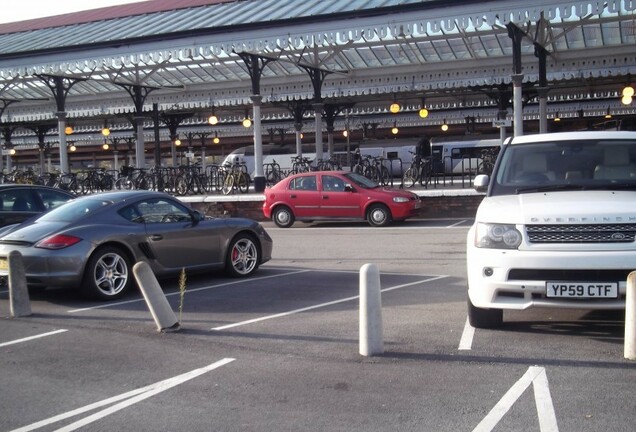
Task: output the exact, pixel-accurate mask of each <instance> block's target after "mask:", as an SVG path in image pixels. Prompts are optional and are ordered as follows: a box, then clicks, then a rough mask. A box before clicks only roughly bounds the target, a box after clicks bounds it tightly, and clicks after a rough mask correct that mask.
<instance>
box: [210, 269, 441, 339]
mask: <svg viewBox="0 0 636 432" xmlns="http://www.w3.org/2000/svg"><path fill="white" fill-rule="evenodd" d="M445 277H448V276H436V277H433V278H429V279H424V280H419V281H415V282H410V283H407V284H402V285H396V286H394V287H389V288H385V289H383V290H380V291H381V292H388V291H393V290H396V289H400V288H406V287H409V286H412V285H417V284H420V283H426V282H432V281H434V280H438V279H443V278H445ZM359 297H360V296H359V295H357V296H352V297H347V298H343V299H340V300H334V301H330V302H327V303H321V304H317V305H314V306H308V307H304V308H301V309H295V310H292V311H288V312H281V313H278V314H274V315H267V316H264V317H260V318H254V319H251V320H247V321H241V322H238V323H234V324H227V325H224V326H220V327H213V328H212V329H211V330H217V331H219V330H226V329H229V328H233V327H240V326H244V325H248V324H253V323H256V322H261V321H266V320H270V319H274V318H281V317H285V316H289V315H294V314H297V313H301V312H306V311H308V310H313V309H319V308H323V307H326V306H331V305H335V304H338V303H344V302H348V301H351V300H355V299H357V298H359Z"/></svg>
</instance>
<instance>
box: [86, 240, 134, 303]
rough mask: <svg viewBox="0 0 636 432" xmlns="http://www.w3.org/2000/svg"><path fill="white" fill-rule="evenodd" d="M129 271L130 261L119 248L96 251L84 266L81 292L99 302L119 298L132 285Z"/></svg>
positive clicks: (105, 248)
mask: <svg viewBox="0 0 636 432" xmlns="http://www.w3.org/2000/svg"><path fill="white" fill-rule="evenodd" d="M130 270H131V266H130V261H129V259H128V257H127V256H126V254H124V253H123V252H122V251H121V250H120V249H119V248H116V247H104V248H102V249H98V250H97V251H96V252H95V253H94V254H93V255H92V256H91V258H90V259H89V261H88V264H87V265H86V270H85V273H84V281H83V282H82V290H83V291H84V292H85V293H86V294H87V295H88V296H89V297H92V298H95V299H99V300H113V299H116V298H119V297H121V296H123V295H124V294H125V293H126V291H128V288H129V287H130V285H131V283H132V276H131V271H130Z"/></svg>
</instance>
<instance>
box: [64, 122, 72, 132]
mask: <svg viewBox="0 0 636 432" xmlns="http://www.w3.org/2000/svg"><path fill="white" fill-rule="evenodd" d="M64 133H65V134H66V135H70V134H72V133H73V126H71V125H70V124H69V125H67V126H66V127H65V128H64Z"/></svg>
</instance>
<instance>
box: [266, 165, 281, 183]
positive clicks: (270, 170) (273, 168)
mask: <svg viewBox="0 0 636 432" xmlns="http://www.w3.org/2000/svg"><path fill="white" fill-rule="evenodd" d="M264 167H265V184H266V186H274V185H275V184H276V183H278V182H279V181H281V180H282V179H283V172H282V171H281V169H280V165H279V164H278V163H277V162H276V160H275V159H272V163H268V164H265V165H264Z"/></svg>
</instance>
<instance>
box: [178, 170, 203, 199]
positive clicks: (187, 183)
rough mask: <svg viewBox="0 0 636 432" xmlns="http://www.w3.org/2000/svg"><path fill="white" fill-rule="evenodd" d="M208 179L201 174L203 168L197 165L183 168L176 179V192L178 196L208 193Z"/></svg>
mask: <svg viewBox="0 0 636 432" xmlns="http://www.w3.org/2000/svg"><path fill="white" fill-rule="evenodd" d="M207 183H208V180H207V177H206V175H205V173H201V168H200V167H198V166H196V165H189V166H182V167H180V170H179V173H178V174H177V176H176V178H175V192H176V193H177V194H178V195H181V196H183V195H186V194H188V193H192V194H195V193H199V194H205V193H207V191H208V189H207Z"/></svg>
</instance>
